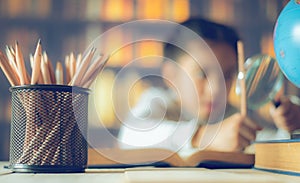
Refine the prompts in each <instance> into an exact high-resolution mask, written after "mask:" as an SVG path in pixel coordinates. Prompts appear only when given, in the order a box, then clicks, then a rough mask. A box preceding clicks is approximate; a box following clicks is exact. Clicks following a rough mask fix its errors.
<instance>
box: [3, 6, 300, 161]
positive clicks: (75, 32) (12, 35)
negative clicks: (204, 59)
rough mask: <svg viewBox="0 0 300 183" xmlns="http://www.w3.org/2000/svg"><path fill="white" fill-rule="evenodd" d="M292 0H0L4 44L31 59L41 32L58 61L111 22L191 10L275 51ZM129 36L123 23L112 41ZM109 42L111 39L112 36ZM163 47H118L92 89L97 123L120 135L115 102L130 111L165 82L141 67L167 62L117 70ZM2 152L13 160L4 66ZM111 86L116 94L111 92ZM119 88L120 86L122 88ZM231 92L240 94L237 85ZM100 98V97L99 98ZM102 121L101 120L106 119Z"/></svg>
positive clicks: (248, 51) (172, 16)
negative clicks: (276, 33)
mask: <svg viewBox="0 0 300 183" xmlns="http://www.w3.org/2000/svg"><path fill="white" fill-rule="evenodd" d="M287 2H288V1H287V0H251V1H244V0H226V1H220V0H209V1H207V0H43V1H41V0H0V31H1V34H0V49H1V50H2V51H4V50H5V46H6V45H14V43H15V41H16V40H17V41H18V42H19V44H20V46H21V49H22V51H23V55H24V58H25V61H26V62H27V63H26V64H28V67H29V54H30V53H33V52H34V50H35V46H36V43H37V41H38V39H39V38H41V40H42V45H43V49H44V50H46V51H47V53H48V56H49V58H50V59H51V60H52V62H53V63H55V62H56V61H58V60H61V61H64V59H65V56H66V55H67V54H69V53H70V52H74V53H75V54H79V53H82V52H83V51H84V50H85V49H86V48H87V47H88V46H89V44H90V43H91V42H92V41H93V40H94V39H96V38H97V37H98V36H99V35H100V34H102V33H103V32H105V31H106V30H108V29H110V28H111V27H114V26H116V25H120V24H122V23H126V22H128V21H132V20H139V19H164V20H170V21H174V22H179V23H180V22H182V21H185V20H186V19H188V18H190V17H204V18H208V19H210V20H214V21H216V22H220V23H223V24H227V25H231V26H233V27H234V28H236V30H237V31H238V33H239V35H240V37H241V38H242V39H243V41H244V46H245V56H246V57H250V56H252V55H255V54H258V53H266V54H269V55H271V56H274V55H275V54H274V51H273V40H272V34H273V29H274V25H275V22H276V19H277V16H278V14H279V13H280V11H281V10H282V8H283V7H284V5H285V4H286V3H287ZM128 36H132V35H125V34H124V33H123V32H122V31H120V32H117V33H116V34H114V36H113V37H108V38H106V40H105V46H107V47H114V46H115V45H118V44H119V43H120V42H121V41H122V40H123V39H126V38H127V37H128ZM106 43H107V44H106ZM149 55H163V46H162V43H160V42H154V41H143V42H138V43H134V44H131V45H128V46H126V47H123V48H122V49H120V50H119V51H118V52H116V53H115V54H114V55H112V57H111V59H110V61H109V62H108V65H107V67H106V68H105V70H104V72H102V73H101V75H99V77H98V79H97V82H95V83H94V86H96V87H95V90H96V91H94V93H95V94H96V95H92V96H91V97H90V108H89V110H90V114H91V115H90V117H89V125H90V127H91V129H99V128H103V127H105V129H108V130H109V132H110V133H111V134H113V135H114V136H117V134H118V127H119V126H120V120H119V119H118V118H117V116H116V115H115V113H114V110H117V111H118V112H120V113H122V114H126V113H127V112H128V109H127V108H126V106H124V105H125V104H129V105H130V106H134V104H135V103H136V102H137V101H138V99H139V97H140V95H141V93H142V92H143V91H144V90H145V89H146V88H147V87H149V86H151V85H160V84H161V81H160V80H159V78H156V77H150V78H144V79H143V80H139V81H138V82H135V84H134V87H132V88H130V92H129V95H128V93H127V92H124V93H123V92H122V91H128V90H129V89H128V83H132V82H133V81H135V80H136V79H137V78H139V73H140V72H145V71H146V72H147V71H151V72H152V73H155V72H157V73H158V72H159V69H160V67H159V66H160V62H159V61H157V60H156V61H154V60H151V59H150V60H149V59H147V60H144V61H141V62H139V63H138V64H137V65H135V67H133V68H131V69H130V70H129V71H128V72H125V73H123V75H122V77H120V78H121V79H119V80H118V82H117V83H116V84H115V85H113V81H114V79H115V77H116V74H117V73H118V71H120V69H121V68H122V67H123V66H125V65H126V64H128V63H130V62H131V61H132V60H134V59H135V58H139V57H143V56H149ZM0 82H1V84H0V92H1V95H0V160H8V155H9V131H10V115H11V114H10V93H9V83H8V81H7V80H6V78H5V77H4V75H3V73H2V72H0ZM112 90H113V91H114V93H115V94H114V95H112V97H113V98H110V97H108V96H109V95H110V94H111V93H112ZM115 91H119V92H115ZM284 91H285V93H287V94H294V95H298V96H299V94H300V92H299V91H298V89H296V88H295V87H294V86H292V85H291V84H290V83H289V82H288V81H285V86H284ZM230 98H231V100H232V101H233V102H234V100H236V99H237V97H236V96H235V94H234V93H233V92H232V94H231V97H230ZM95 104H96V105H95ZM100 121H101V122H100ZM96 140H97V142H98V143H99V145H101V146H102V147H111V146H114V145H115V144H114V143H113V142H111V141H109V140H108V139H107V138H106V137H105V136H101V133H100V135H99V133H98V136H97V138H96Z"/></svg>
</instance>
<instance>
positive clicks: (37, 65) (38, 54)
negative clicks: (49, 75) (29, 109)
mask: <svg viewBox="0 0 300 183" xmlns="http://www.w3.org/2000/svg"><path fill="white" fill-rule="evenodd" d="M41 61H42V45H41V40H39V42H38V44H37V46H36V49H35V53H34V56H33V61H32V62H33V63H32V66H33V67H32V75H31V82H30V84H32V85H34V84H36V83H37V82H38V80H39V78H40V76H42V75H40V74H41ZM40 84H41V83H40Z"/></svg>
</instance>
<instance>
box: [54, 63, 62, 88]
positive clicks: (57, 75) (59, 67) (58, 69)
mask: <svg viewBox="0 0 300 183" xmlns="http://www.w3.org/2000/svg"><path fill="white" fill-rule="evenodd" d="M55 78H56V84H58V85H62V84H64V74H63V67H62V64H61V62H57V63H56V70H55Z"/></svg>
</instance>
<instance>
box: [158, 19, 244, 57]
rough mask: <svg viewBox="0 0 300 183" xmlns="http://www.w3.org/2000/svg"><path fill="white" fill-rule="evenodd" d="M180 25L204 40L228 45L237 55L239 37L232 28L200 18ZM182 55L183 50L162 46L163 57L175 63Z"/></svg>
mask: <svg viewBox="0 0 300 183" xmlns="http://www.w3.org/2000/svg"><path fill="white" fill-rule="evenodd" d="M181 25H183V26H185V27H186V28H188V29H190V30H192V31H194V32H195V33H197V34H198V35H199V36H200V37H201V38H202V39H204V40H210V41H214V42H217V43H218V42H219V43H225V44H227V45H229V46H230V47H232V48H233V49H234V51H235V53H236V54H237V41H238V40H239V37H238V34H237V33H236V31H235V30H234V29H233V28H231V27H229V26H226V25H222V24H219V23H215V22H211V21H208V20H205V19H202V18H192V19H189V20H187V21H185V22H183V23H182V24H181ZM175 36H178V35H175ZM175 39H176V38H175ZM184 53H185V51H184V50H182V49H181V48H178V47H177V46H175V45H173V44H170V43H166V44H165V46H164V56H165V57H167V58H169V59H173V60H174V61H176V60H177V59H178V57H179V56H180V55H181V54H184Z"/></svg>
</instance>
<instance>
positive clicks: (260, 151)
mask: <svg viewBox="0 0 300 183" xmlns="http://www.w3.org/2000/svg"><path fill="white" fill-rule="evenodd" d="M254 168H256V169H260V170H267V171H271V172H277V173H285V174H292V175H300V139H289V140H271V141H260V142H256V143H255V165H254Z"/></svg>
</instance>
